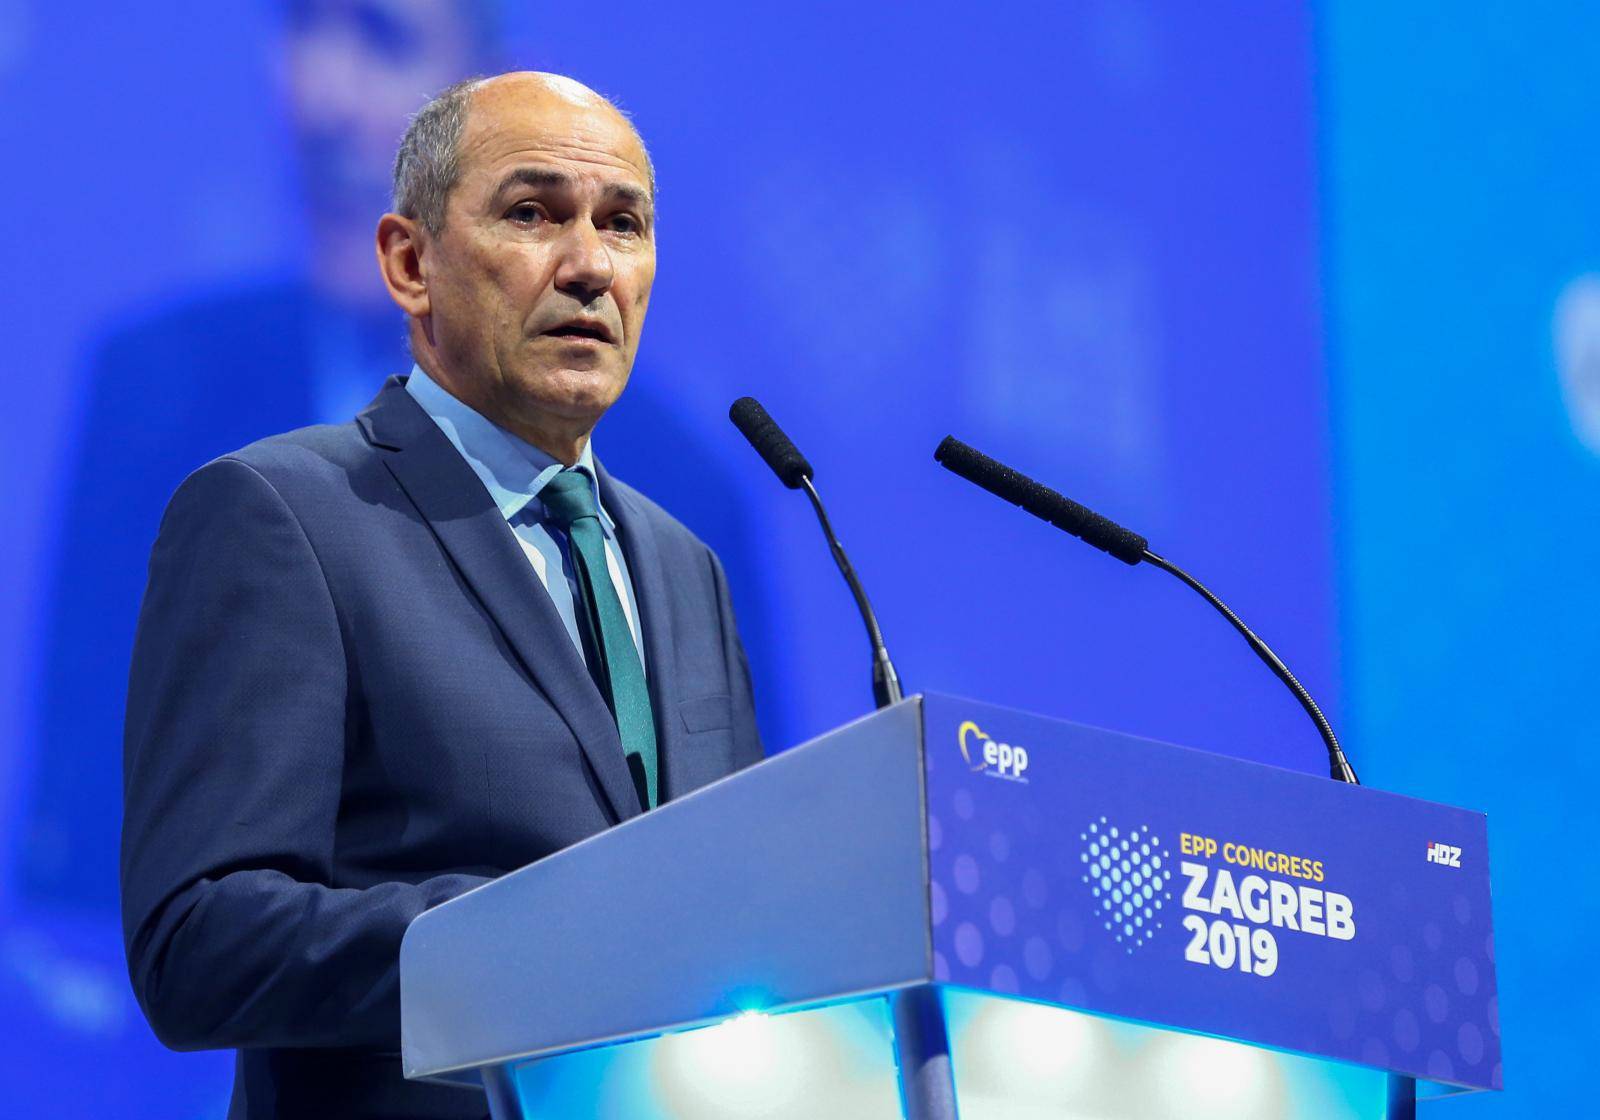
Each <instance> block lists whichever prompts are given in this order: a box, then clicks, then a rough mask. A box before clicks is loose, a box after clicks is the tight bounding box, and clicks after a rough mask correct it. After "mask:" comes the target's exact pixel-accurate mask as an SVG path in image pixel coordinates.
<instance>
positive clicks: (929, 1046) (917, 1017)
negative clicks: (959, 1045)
mask: <svg viewBox="0 0 1600 1120" xmlns="http://www.w3.org/2000/svg"><path fill="white" fill-rule="evenodd" d="M889 1009H890V1012H891V1013H892V1015H893V1017H894V1052H895V1064H896V1065H897V1066H898V1067H899V1069H900V1101H901V1105H902V1107H903V1108H904V1109H905V1115H906V1120H956V1086H955V1080H954V1078H953V1077H952V1076H951V1072H950V1036H949V1034H948V1033H947V1032H946V1030H945V1025H944V1005H943V1003H942V1002H941V1001H940V999H939V989H937V988H935V987H933V986H931V985H926V984H924V985H919V986H918V987H915V988H906V989H905V990H903V991H899V992H895V993H894V994H893V995H891V996H890V997H889Z"/></svg>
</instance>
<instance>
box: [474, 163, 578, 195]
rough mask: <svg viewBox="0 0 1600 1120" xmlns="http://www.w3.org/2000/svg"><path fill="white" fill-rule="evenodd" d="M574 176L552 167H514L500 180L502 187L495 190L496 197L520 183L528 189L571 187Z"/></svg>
mask: <svg viewBox="0 0 1600 1120" xmlns="http://www.w3.org/2000/svg"><path fill="white" fill-rule="evenodd" d="M572 182H573V180H572V176H571V175H568V174H567V173H566V172H565V171H557V170H555V169H554V168H550V167H514V168H512V169H511V170H510V171H508V172H506V175H505V178H503V179H501V180H500V185H499V186H497V187H496V188H495V189H494V193H495V196H496V197H497V198H498V197H499V196H500V195H502V194H505V192H506V191H508V190H510V189H511V188H512V187H514V186H516V185H518V184H519V183H520V184H522V185H523V186H528V187H569V188H570V187H571V186H572Z"/></svg>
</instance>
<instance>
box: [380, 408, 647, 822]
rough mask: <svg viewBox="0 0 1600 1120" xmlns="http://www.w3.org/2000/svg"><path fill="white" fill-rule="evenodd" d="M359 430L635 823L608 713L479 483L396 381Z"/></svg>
mask: <svg viewBox="0 0 1600 1120" xmlns="http://www.w3.org/2000/svg"><path fill="white" fill-rule="evenodd" d="M357 422H358V423H360V425H361V426H362V429H363V430H364V431H365V432H366V433H367V438H368V439H369V440H370V441H371V442H372V443H373V445H374V446H376V447H377V448H378V450H379V454H380V455H381V456H382V457H383V461H384V464H385V466H387V467H388V469H389V471H390V473H391V474H393V475H394V477H395V481H397V482H398V483H399V484H400V486H401V488H402V489H404V490H405V492H406V494H407V495H408V496H409V497H410V498H411V501H412V502H413V503H415V505H416V507H417V510H418V512H419V513H421V514H422V517H423V519H424V520H425V521H427V523H428V525H429V527H430V528H431V529H432V530H433V532H434V535H435V536H436V537H437V538H438V540H439V543H440V544H441V545H443V547H444V549H445V551H446V552H447V553H449V555H450V558H451V560H453V561H454V562H455V565H456V567H457V568H458V569H459V570H460V572H461V574H462V577H463V578H464V579H465V580H466V582H467V584H468V586H469V587H471V588H472V591H473V593H474V594H475V595H477V597H478V599H479V600H480V601H481V602H482V603H483V605H484V607H485V609H486V610H487V611H488V612H489V615H490V617H491V618H493V619H494V621H495V623H496V625H498V626H499V627H500V630H501V632H502V633H504V634H505V636H506V640H507V641H508V642H509V643H510V645H511V648H512V649H513V650H514V651H515V652H516V655H517V657H518V659H519V660H521V662H522V664H523V665H524V666H525V667H526V668H527V670H528V672H529V674H531V675H532V677H533V679H534V680H535V681H536V682H537V683H538V685H539V688H540V689H541V690H542V691H543V692H544V694H545V696H546V697H547V698H548V699H549V700H550V703H551V704H552V705H553V706H554V707H555V709H556V710H557V711H558V712H560V713H561V717H562V719H564V720H565V721H566V723H567V726H568V727H570V728H571V729H572V733H573V735H574V736H575V737H576V738H577V740H578V744H579V746H580V747H582V749H583V752H584V755H585V757H587V758H588V760H589V765H590V766H591V767H592V768H593V770H594V774H595V777H596V778H597V779H598V782H599V785H600V789H601V792H602V793H603V794H604V795H605V800H606V802H607V803H608V805H609V807H610V809H611V812H612V814H613V815H614V816H615V817H616V818H617V819H618V820H626V819H627V818H628V817H632V816H635V815H637V814H638V813H639V811H640V810H639V799H638V795H637V794H636V793H635V791H634V787H633V779H632V778H631V777H630V776H629V774H628V764H627V761H626V760H625V758H624V757H623V753H622V740H621V738H620V737H619V736H618V734H617V726H616V723H615V722H614V721H613V720H612V718H611V712H610V711H609V710H608V709H607V708H606V704H605V701H604V699H602V698H601V696H600V692H599V690H598V689H596V688H595V686H594V681H593V680H592V679H591V678H590V676H589V672H588V670H587V669H586V668H585V667H584V664H583V659H582V658H581V657H580V656H579V655H578V652H577V650H576V649H574V648H573V645H572V639H571V637H570V636H569V635H568V634H567V629H566V627H565V625H563V623H562V621H561V616H560V615H559V614H558V613H557V612H556V608H555V604H554V603H552V602H551V601H550V595H549V593H548V592H547V591H546V590H545V589H544V587H543V586H541V585H540V583H539V577H538V576H537V575H535V574H534V572H533V568H532V567H531V566H530V565H529V563H528V559H527V556H526V555H525V554H524V553H523V551H522V548H521V546H520V545H519V544H518V543H517V539H516V535H515V534H514V533H513V532H512V531H511V527H510V526H509V525H507V524H506V522H505V518H504V517H502V516H501V514H500V511H499V509H497V508H496V507H495V504H494V502H493V500H492V499H491V498H490V497H489V494H488V491H486V490H485V489H484V488H483V484H482V483H481V482H480V481H479V480H478V476H477V475H475V474H473V472H472V468H471V467H469V466H468V465H467V463H466V460H464V459H462V458H461V455H460V454H459V453H458V452H457V451H456V449H455V448H454V447H453V446H452V445H451V443H450V441H449V440H448V439H447V438H446V437H445V435H444V433H443V432H441V431H440V430H439V428H438V425H436V424H435V423H434V422H433V420H432V419H431V418H430V417H429V416H428V414H427V413H426V412H424V411H423V409H422V406H421V405H419V404H417V402H416V401H415V400H414V399H413V398H412V396H411V394H410V393H408V392H406V389H405V381H404V379H403V378H399V377H392V378H390V379H389V381H388V382H387V383H385V385H384V387H383V389H382V390H381V391H380V392H379V394H378V396H377V398H376V399H375V400H374V401H373V402H372V404H370V405H368V406H367V409H366V411H364V412H362V413H361V415H360V416H359V417H357ZM632 562H633V561H632V557H631V556H630V557H629V563H630V564H631V563H632ZM642 609H643V608H641V610H642ZM648 632H649V631H648V630H647V631H646V633H647V634H648Z"/></svg>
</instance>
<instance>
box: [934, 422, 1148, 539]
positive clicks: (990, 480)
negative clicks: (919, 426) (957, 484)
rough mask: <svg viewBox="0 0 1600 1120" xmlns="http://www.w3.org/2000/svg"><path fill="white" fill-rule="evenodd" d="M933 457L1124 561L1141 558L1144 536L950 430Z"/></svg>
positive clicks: (947, 466)
mask: <svg viewBox="0 0 1600 1120" xmlns="http://www.w3.org/2000/svg"><path fill="white" fill-rule="evenodd" d="M933 457H934V459H936V460H937V461H938V462H939V463H940V465H942V466H943V467H945V468H946V469H947V470H950V471H953V472H955V473H956V474H958V475H960V476H961V477H962V478H964V479H966V480H967V481H968V482H972V483H976V484H977V485H979V486H981V487H983V488H984V489H985V490H987V491H989V493H991V494H993V495H995V496H996V497H999V498H1004V499H1005V500H1006V501H1008V502H1010V503H1011V504H1012V505H1014V506H1021V507H1022V508H1023V509H1025V510H1027V511H1028V512H1029V513H1031V514H1033V515H1034V516H1035V517H1039V518H1043V519H1044V520H1045V521H1048V522H1050V524H1052V525H1054V526H1055V527H1056V528H1058V529H1065V530H1066V531H1067V532H1069V533H1071V534H1072V535H1073V536H1075V537H1077V538H1079V539H1080V540H1083V541H1085V542H1086V543H1088V544H1092V545H1094V546H1095V547H1096V548H1098V549H1100V550H1101V551H1102V552H1108V553H1110V554H1111V555H1112V556H1115V557H1116V558H1117V559H1118V560H1121V561H1122V562H1123V563H1125V564H1137V563H1139V561H1140V560H1142V559H1144V553H1145V549H1146V548H1148V547H1149V545H1150V542H1149V541H1147V540H1145V539H1144V538H1143V537H1141V536H1140V535H1139V534H1138V533H1135V532H1134V531H1133V530H1132V529H1124V528H1123V527H1122V526H1121V525H1118V524H1117V523H1116V522H1115V521H1112V520H1111V519H1110V518H1106V517H1101V516H1100V515H1099V514H1098V513H1096V512H1094V510H1092V509H1089V508H1087V507H1085V506H1081V505H1079V504H1078V503H1077V502H1075V501H1073V500H1072V499H1071V498H1069V497H1067V496H1066V495H1064V494H1060V493H1057V492H1056V491H1054V490H1052V489H1050V487H1048V486H1046V485H1044V484H1043V483H1040V482H1035V481H1034V480H1033V479H1031V478H1029V477H1028V476H1027V475H1025V474H1023V473H1021V472H1020V471H1014V470H1012V469H1011V468H1010V467H1008V466H1006V465H1005V464H1004V463H1001V462H997V461H996V460H994V459H991V458H989V456H987V455H985V454H984V453H983V452H981V451H979V450H978V449H977V448H975V447H969V446H968V445H966V444H964V443H962V442H961V441H960V440H958V439H956V437H955V436H945V437H944V439H943V440H942V441H941V442H940V444H939V448H938V450H937V451H935V452H934V453H933Z"/></svg>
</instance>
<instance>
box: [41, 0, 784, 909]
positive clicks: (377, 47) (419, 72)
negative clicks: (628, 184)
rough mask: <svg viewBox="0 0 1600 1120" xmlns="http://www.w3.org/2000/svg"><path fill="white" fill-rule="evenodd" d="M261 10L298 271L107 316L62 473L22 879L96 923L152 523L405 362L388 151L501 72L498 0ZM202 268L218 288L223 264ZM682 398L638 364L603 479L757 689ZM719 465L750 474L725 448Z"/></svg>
mask: <svg viewBox="0 0 1600 1120" xmlns="http://www.w3.org/2000/svg"><path fill="white" fill-rule="evenodd" d="M273 7H274V8H275V9H276V10H277V11H278V12H279V13H280V14H281V21H280V22H279V25H278V26H279V28H280V30H281V33H282V38H281V39H279V40H277V41H276V42H275V43H273V44H269V45H271V46H273V47H274V48H275V49H274V56H275V57H281V60H282V63H281V65H279V66H278V67H277V68H276V73H277V74H278V75H279V78H280V81H279V84H278V85H277V87H276V92H277V94H278V102H277V104H276V106H275V108H279V109H281V110H282V112H283V114H284V117H285V126H286V127H285V128H284V129H283V130H282V131H283V133H284V136H285V139H286V140H287V141H289V146H286V150H284V151H283V152H282V153H281V157H282V161H283V162H284V163H286V164H287V165H290V166H292V167H293V168H294V171H295V176H294V181H295V187H296V190H295V191H294V194H293V203H294V205H293V209H292V211H291V212H290V213H287V214H283V215H274V216H273V220H274V223H275V224H277V225H279V226H280V227H282V228H295V227H301V228H303V230H304V233H305V237H304V247H305V254H304V257H305V260H304V263H303V265H300V266H297V267H296V268H294V269H292V270H290V271H288V272H286V273H274V274H272V275H269V276H244V275H231V276H228V277H227V278H226V279H225V280H222V281H213V282H209V283H207V284H206V285H204V286H202V287H200V288H198V289H195V290H190V291H186V292H185V293H184V295H183V296H182V297H181V298H177V299H174V300H171V301H169V302H164V303H162V304H160V305H158V306H156V307H155V308H151V307H150V306H149V304H148V302H147V301H146V302H143V303H141V307H140V312H141V313H140V314H139V315H137V316H134V317H132V318H129V317H127V316H122V317H119V320H118V322H117V323H116V325H115V327H113V328H112V329H110V330H108V331H107V333H106V335H105V337H103V338H102V339H100V340H98V342H97V343H96V344H95V346H94V347H93V353H92V357H91V358H90V362H89V368H88V369H87V370H85V371H84V376H83V379H82V386H83V389H82V402H81V404H80V405H79V406H78V409H79V411H78V419H77V423H76V424H75V425H74V427H75V428H76V431H75V433H74V437H75V438H74V440H73V447H72V450H71V452H70V455H71V461H70V462H69V463H68V464H67V465H66V468H65V470H64V472H63V474H64V479H63V481H64V483H65V493H64V495H63V498H62V501H61V503H60V505H61V508H62V509H63V510H70V511H72V514H71V516H63V517H62V518H61V519H60V522H59V525H58V526H57V527H56V528H57V532H58V536H57V544H56V547H55V549H54V553H55V555H54V558H53V560H52V562H51V565H50V571H49V574H48V576H47V579H48V581H49V584H50V589H49V592H48V596H47V601H46V604H45V607H44V619H43V623H44V633H43V643H42V664H41V666H40V681H39V697H38V702H37V706H36V709H35V711H36V719H37V722H36V725H35V729H34V733H35V741H36V742H37V744H38V745H37V749H36V757H35V758H32V759H30V760H29V764H28V765H27V767H26V768H25V769H26V770H27V772H28V774H29V780H28V789H27V790H26V792H25V793H24V794H23V801H22V804H21V805H20V806H19V810H20V811H21V812H22V813H23V814H25V823H24V825H23V827H24V828H25V829H26V833H25V835H26V843H23V844H20V845H18V850H17V858H18V859H19V861H20V866H19V867H18V868H17V869H16V871H15V878H16V882H17V885H18V887H19V889H20V891H21V892H22V893H24V894H25V895H27V896H28V897H29V898H30V899H32V900H34V901H37V902H41V903H46V904H48V905H50V906H52V907H58V908H70V909H72V910H74V911H77V912H80V913H84V914H89V915H92V916H94V917H96V918H98V917H100V916H101V915H105V916H107V917H109V916H111V915H114V914H115V912H116V909H117V906H118V904H119V903H118V889H117V866H116V859H115V856H114V855H113V854H112V853H114V852H115V851H116V846H117V837H118V832H119V830H120V827H121V820H122V812H121V809H122V784H121V782H120V780H119V779H118V769H119V767H118V756H119V753H120V747H119V744H120V740H121V728H122V720H123V712H124V709H125V707H126V699H127V694H126V690H127V683H128V656H129V651H130V650H131V648H132V646H133V634H134V627H135V624H136V622H137V617H138V609H139V599H140V594H141V592H142V591H143V589H144V585H145V578H146V566H147V562H148V560H149V557H150V547H151V544H152V543H153V541H154V540H155V535H156V528H157V526H158V525H159V523H160V520H161V513H162V510H163V509H164V508H165V506H166V503H167V500H168V499H169V498H170V497H171V496H172V493H173V491H174V490H175V489H176V488H177V487H178V484H179V483H180V482H182V481H183V479H184V478H185V477H186V476H187V475H188V474H189V472H191V471H193V470H194V469H195V467H197V466H199V465H200V464H201V463H204V462H207V461H208V460H210V459H213V458H216V457H217V456H219V455H223V454H226V453H227V452H229V451H232V450H233V449H234V448H237V447H240V446H243V445H244V444H247V443H250V442H252V441H254V440H257V439H260V438H261V437H263V436H267V435H271V434H273V433H275V432H283V431H287V430H289V429H290V428H298V427H301V426H303V425H306V424H313V423H339V422H343V421H345V420H348V419H350V418H351V417H352V416H354V415H355V414H356V413H357V412H358V411H360V410H361V409H362V408H363V407H365V405H366V402H367V401H369V400H370V399H371V398H372V395H373V393H375V392H376V391H377V389H378V388H379V386H381V385H382V384H383V381H384V379H385V378H386V377H388V376H389V375H390V374H393V373H399V372H402V371H403V370H404V369H405V368H406V366H407V365H409V362H405V363H404V364H402V359H401V353H402V350H403V346H404V344H403V341H402V332H401V330H400V329H399V327H398V324H397V322H396V316H395V309H394V304H393V302H392V301H391V300H390V299H389V297H388V294H387V292H386V291H385V290H384V287H383V284H382V283H381V282H380V281H379V279H378V277H377V275H376V274H375V273H374V271H373V267H372V236H373V220H374V218H375V217H376V216H377V215H378V214H380V213H382V212H383V211H384V210H385V209H386V208H387V200H388V198H389V196H390V192H391V189H392V177H393V176H392V171H393V163H394V154H395V143H396V140H397V139H398V138H399V136H400V134H401V133H402V132H403V131H404V130H405V126H406V121H407V120H408V118H409V117H410V115H411V114H412V113H413V112H414V111H415V110H416V108H417V106H418V105H420V104H421V103H422V102H424V101H426V100H427V99H428V97H429V96H431V95H432V94H433V93H434V92H435V91H437V90H439V89H442V88H443V87H445V86H447V85H449V84H450V83H452V82H454V81H456V80H457V79H459V78H461V77H463V76H465V75H468V74H477V73H485V72H493V71H495V70H497V69H500V68H501V67H498V66H496V65H494V64H493V60H494V59H496V58H498V57H500V56H501V54H502V53H503V51H502V47H501V35H500V19H499V16H500V9H501V8H502V7H503V5H500V4H498V3H496V2H495V0H282V2H281V3H278V4H275V5H273ZM198 49H205V44H204V43H203V42H202V43H201V44H200V47H199V48H198ZM265 123H266V122H262V121H251V120H249V119H246V120H242V121H241V122H240V127H242V128H245V129H253V128H257V127H258V126H259V125H262V124H265ZM274 131H275V130H274V129H271V128H267V129H265V130H264V133H273V132H274ZM197 142H198V141H197ZM290 146H292V150H288V148H289V147H290ZM279 155H280V153H277V152H271V153H268V155H267V156H266V157H265V158H266V159H267V161H268V162H278V160H279ZM174 174H175V176H176V175H178V174H179V173H174ZM214 263H215V264H216V265H217V267H218V268H220V269H222V270H223V272H224V274H225V273H226V266H227V262H225V261H219V262H214ZM676 379H677V378H676V374H675V372H674V371H673V370H672V369H671V368H670V367H669V366H663V365H661V364H660V363H659V362H657V363H655V364H652V363H651V361H650V359H649V357H648V355H647V356H646V357H645V358H643V359H642V360H641V361H640V363H639V365H638V366H637V367H636V368H635V370H634V373H633V376H632V378H631V380H630V382H629V385H628V391H627V393H626V394H625V395H624V397H623V399H622V400H621V401H620V402H619V403H618V405H617V407H615V408H613V409H612V410H611V411H610V412H608V413H607V414H606V422H605V434H604V450H605V462H606V467H607V468H608V469H610V470H612V471H615V472H616V473H617V474H618V475H619V476H620V477H622V478H625V479H637V480H641V481H643V480H648V485H647V486H646V489H647V490H648V492H649V494H650V496H651V497H652V498H654V499H655V500H656V501H658V502H660V503H661V504H662V505H664V506H665V507H666V508H668V509H670V510H671V511H672V513H673V515H674V516H675V517H677V518H679V519H680V520H682V521H683V522H684V523H685V524H687V525H689V526H690V527H692V528H693V529H694V531H695V532H696V533H697V534H698V535H699V536H700V537H701V538H702V539H703V540H705V541H706V542H707V543H708V544H710V545H712V546H713V547H714V548H715V549H716V552H717V556H718V558H719V559H720V560H721V561H722V563H723V565H724V567H725V569H726V571H727V573H728V578H729V582H730V584H731V585H732V587H733V588H734V594H735V603H736V604H737V607H738V610H739V624H740V629H741V632H742V633H743V635H744V637H745V639H746V641H747V642H749V643H750V647H751V648H750V653H751V665H752V669H753V671H754V673H755V675H756V677H757V678H759V679H765V678H767V677H770V676H771V675H772V673H773V669H772V666H771V665H770V664H764V663H763V660H762V659H763V657H770V656H771V651H772V643H770V642H767V641H764V640H763V634H764V633H765V626H766V620H767V617H768V616H767V611H766V607H767V597H766V594H767V583H766V576H767V574H768V570H767V569H766V568H764V567H763V566H761V565H760V563H759V557H758V556H757V553H756V548H755V544H754V540H753V538H752V534H751V529H750V525H749V524H748V521H747V519H746V518H745V517H744V516H743V512H742V510H741V508H740V506H739V504H738V503H737V502H736V501H735V500H734V499H735V496H736V491H737V488H738V487H737V481H736V479H737V474H736V472H735V470H733V469H731V468H730V466H729V465H728V463H727V462H726V461H724V457H723V456H722V455H720V454H719V453H718V450H717V449H716V448H715V447H708V446H706V441H705V440H704V438H703V435H701V433H702V432H703V430H705V429H707V428H713V429H716V428H724V429H725V428H726V424H725V421H723V420H722V418H721V417H720V416H718V415H714V414H713V415H709V416H706V417H704V418H703V419H702V420H700V421H698V422H697V420H696V418H695V417H693V416H691V415H687V412H688V409H687V408H686V406H685V404H684V401H683V398H682V396H681V395H679V394H675V393H674V392H673V391H672V389H673V386H674V382H675V381H676ZM666 449H670V450H671V453H670V454H664V453H663V451H664V450H666ZM731 455H732V456H738V457H739V458H737V459H735V462H737V463H742V462H743V461H744V460H743V458H742V453H741V452H740V451H739V449H737V448H733V449H732V451H731ZM758 710H760V709H758ZM761 716H762V725H763V727H764V729H765V730H766V732H767V734H768V735H769V736H770V735H773V734H774V733H777V734H778V735H779V737H783V724H782V717H783V711H782V709H781V708H769V709H768V710H766V711H762V713H761Z"/></svg>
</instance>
